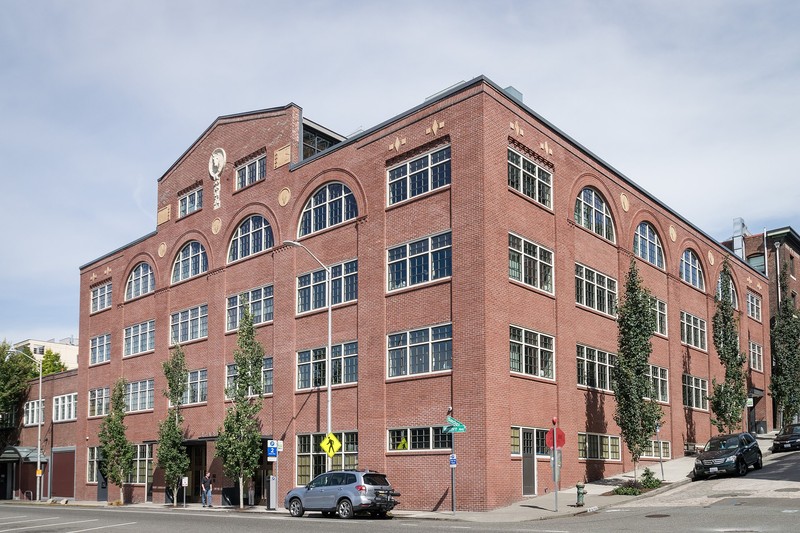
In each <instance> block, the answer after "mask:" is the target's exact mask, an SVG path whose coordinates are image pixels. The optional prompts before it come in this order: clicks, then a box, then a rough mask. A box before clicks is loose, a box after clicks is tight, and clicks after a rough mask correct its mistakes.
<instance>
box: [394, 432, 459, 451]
mask: <svg viewBox="0 0 800 533" xmlns="http://www.w3.org/2000/svg"><path fill="white" fill-rule="evenodd" d="M388 443H389V451H407V450H412V451H413V450H449V449H451V448H452V447H453V436H452V433H445V432H444V431H442V427H441V426H434V427H422V428H401V429H390V430H389V440H388Z"/></svg>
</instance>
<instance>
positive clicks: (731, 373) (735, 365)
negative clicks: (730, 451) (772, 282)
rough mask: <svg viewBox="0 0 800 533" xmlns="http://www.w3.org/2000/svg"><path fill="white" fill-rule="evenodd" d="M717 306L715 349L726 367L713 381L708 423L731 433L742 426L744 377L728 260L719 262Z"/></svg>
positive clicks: (715, 314)
mask: <svg viewBox="0 0 800 533" xmlns="http://www.w3.org/2000/svg"><path fill="white" fill-rule="evenodd" d="M714 300H715V304H716V307H717V310H716V312H715V313H714V318H713V321H712V325H713V329H714V347H715V348H716V349H717V355H718V356H719V360H720V362H721V363H722V366H723V367H724V368H725V379H724V381H723V382H722V383H717V380H716V379H714V380H713V381H712V391H713V393H712V395H711V396H710V397H709V405H710V407H711V411H712V412H713V413H714V418H713V419H712V420H711V422H712V423H713V424H714V425H715V426H717V429H718V430H719V431H720V432H723V433H734V432H736V431H737V430H738V428H739V427H741V425H742V414H743V413H744V408H745V404H746V403H747V378H746V375H745V368H744V363H745V360H746V359H745V354H744V353H742V352H740V351H739V332H738V321H737V319H736V316H735V314H734V308H733V303H732V301H731V271H730V266H729V264H728V258H727V257H726V258H725V260H724V261H723V262H722V272H721V273H720V291H719V296H718V297H716V298H715V299H714Z"/></svg>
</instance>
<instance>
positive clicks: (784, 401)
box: [769, 264, 800, 424]
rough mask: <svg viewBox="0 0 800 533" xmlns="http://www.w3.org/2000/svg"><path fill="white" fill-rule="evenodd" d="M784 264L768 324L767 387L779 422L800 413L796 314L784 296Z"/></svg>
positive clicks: (799, 321) (799, 327)
mask: <svg viewBox="0 0 800 533" xmlns="http://www.w3.org/2000/svg"><path fill="white" fill-rule="evenodd" d="M787 275H788V274H787V269H786V264H784V265H783V268H782V269H781V276H780V285H779V286H780V293H781V294H782V295H784V296H783V298H782V299H781V301H780V304H779V305H778V313H777V315H776V317H775V325H774V326H773V327H772V359H773V361H774V362H773V365H772V383H770V386H769V388H770V390H771V391H772V397H773V398H774V399H775V403H776V404H777V406H778V412H779V413H780V419H781V421H782V423H784V424H785V423H787V422H791V421H792V420H793V419H794V417H795V416H796V415H798V414H800V318H798V316H797V310H796V309H795V308H794V306H793V305H792V300H791V298H787V297H786V296H785V295H786V294H788V290H787Z"/></svg>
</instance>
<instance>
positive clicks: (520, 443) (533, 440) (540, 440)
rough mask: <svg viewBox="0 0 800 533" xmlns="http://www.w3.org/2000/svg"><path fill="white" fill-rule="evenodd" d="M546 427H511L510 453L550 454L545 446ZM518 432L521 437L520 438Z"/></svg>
mask: <svg viewBox="0 0 800 533" xmlns="http://www.w3.org/2000/svg"><path fill="white" fill-rule="evenodd" d="M547 432H548V430H547V429H539V428H536V429H529V428H520V427H514V426H512V427H511V455H522V454H523V453H524V454H525V455H530V454H535V455H540V456H545V455H550V448H549V447H548V446H547ZM520 434H522V439H521V440H520Z"/></svg>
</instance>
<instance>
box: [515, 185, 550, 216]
mask: <svg viewBox="0 0 800 533" xmlns="http://www.w3.org/2000/svg"><path fill="white" fill-rule="evenodd" d="M506 187H507V188H508V192H510V193H513V194H514V196H517V197H519V198H522V199H523V200H525V201H526V202H528V203H529V204H533V205H535V206H536V207H538V208H540V209H544V210H545V212H547V213H550V214H551V215H555V212H554V211H553V208H552V207H551V206H546V205H544V204H543V203H541V202H539V201H537V200H534V199H533V198H531V197H530V196H528V195H526V194H523V193H521V192H520V191H518V190H517V189H515V188H514V187H511V186H510V185H506ZM551 200H552V198H551Z"/></svg>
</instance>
